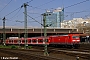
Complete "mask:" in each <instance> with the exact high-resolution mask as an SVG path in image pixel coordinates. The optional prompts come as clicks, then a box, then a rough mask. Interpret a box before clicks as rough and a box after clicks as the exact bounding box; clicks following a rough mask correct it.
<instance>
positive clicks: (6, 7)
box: [0, 0, 90, 27]
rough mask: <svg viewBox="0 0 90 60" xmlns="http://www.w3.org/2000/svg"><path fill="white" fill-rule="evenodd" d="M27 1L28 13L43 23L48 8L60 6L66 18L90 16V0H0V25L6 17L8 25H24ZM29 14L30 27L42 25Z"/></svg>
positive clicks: (52, 8)
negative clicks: (24, 5)
mask: <svg viewBox="0 0 90 60" xmlns="http://www.w3.org/2000/svg"><path fill="white" fill-rule="evenodd" d="M24 3H27V4H28V5H29V6H27V14H28V15H29V16H30V17H32V18H34V19H35V20H37V21H38V22H40V23H41V20H42V15H41V14H43V13H45V12H46V10H54V9H56V8H58V7H61V8H64V20H71V19H73V18H81V17H82V18H88V17H90V1H89V0H0V26H3V21H2V19H3V18H4V17H5V18H6V20H5V25H6V26H22V27H24V13H23V12H24V7H22V8H21V6H22V5H23V4H24ZM29 16H27V22H28V23H27V26H28V27H40V26H41V25H40V24H39V23H38V22H35V21H34V20H33V19H32V18H30V17H29Z"/></svg>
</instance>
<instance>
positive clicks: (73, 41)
mask: <svg viewBox="0 0 90 60" xmlns="http://www.w3.org/2000/svg"><path fill="white" fill-rule="evenodd" d="M46 40H47V42H45V38H44V37H31V38H27V39H26V43H27V44H28V45H44V44H47V45H54V46H56V45H64V46H70V47H79V42H80V38H79V35H78V34H68V35H53V36H48V37H46ZM6 44H21V45H23V44H25V39H24V38H18V39H7V40H6Z"/></svg>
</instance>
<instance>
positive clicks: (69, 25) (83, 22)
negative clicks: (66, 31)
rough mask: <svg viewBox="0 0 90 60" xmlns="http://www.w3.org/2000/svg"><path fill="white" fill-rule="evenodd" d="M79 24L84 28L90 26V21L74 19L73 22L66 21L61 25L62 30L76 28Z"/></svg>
mask: <svg viewBox="0 0 90 60" xmlns="http://www.w3.org/2000/svg"><path fill="white" fill-rule="evenodd" d="M78 24H81V25H82V26H84V25H87V24H90V19H83V18H73V19H72V20H64V21H63V22H62V23H61V28H76V27H77V25H78Z"/></svg>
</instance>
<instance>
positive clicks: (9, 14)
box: [5, 7, 21, 16]
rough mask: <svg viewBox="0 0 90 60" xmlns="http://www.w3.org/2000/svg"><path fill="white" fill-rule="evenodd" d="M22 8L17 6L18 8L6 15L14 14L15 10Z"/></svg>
mask: <svg viewBox="0 0 90 60" xmlns="http://www.w3.org/2000/svg"><path fill="white" fill-rule="evenodd" d="M20 8H21V7H19V8H17V9H15V10H13V11H12V12H10V13H8V14H7V15H5V16H8V15H10V14H12V13H13V12H15V11H16V10H18V9H20Z"/></svg>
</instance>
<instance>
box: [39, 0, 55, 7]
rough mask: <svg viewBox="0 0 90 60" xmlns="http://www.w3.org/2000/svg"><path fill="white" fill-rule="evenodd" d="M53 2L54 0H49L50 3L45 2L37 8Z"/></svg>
mask: <svg viewBox="0 0 90 60" xmlns="http://www.w3.org/2000/svg"><path fill="white" fill-rule="evenodd" d="M53 1H54V0H51V1H49V2H46V3H44V4H42V5H39V6H37V7H40V6H43V5H46V4H48V3H51V2H53Z"/></svg>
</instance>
